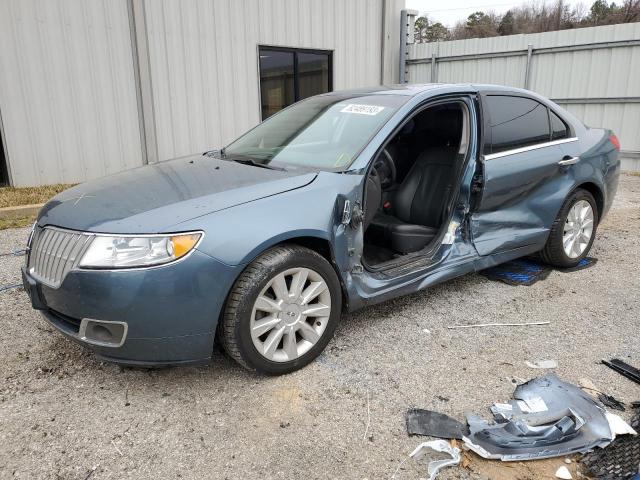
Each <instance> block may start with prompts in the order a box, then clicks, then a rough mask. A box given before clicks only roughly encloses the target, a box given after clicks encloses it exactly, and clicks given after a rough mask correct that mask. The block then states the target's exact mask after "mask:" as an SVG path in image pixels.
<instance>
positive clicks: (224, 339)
mask: <svg viewBox="0 0 640 480" xmlns="http://www.w3.org/2000/svg"><path fill="white" fill-rule="evenodd" d="M305 272H306V274H307V275H306V276H304V274H305ZM283 278H284V282H283V281H282V279H283ZM300 282H302V283H303V285H301V286H300V287H297V285H298V283H300ZM312 282H313V283H312ZM322 282H324V285H323V284H322ZM283 284H284V287H285V288H284V289H283V288H281V287H282V285H283ZM312 286H313V287H314V288H313V289H312V288H310V287H312ZM324 287H326V288H324ZM320 289H322V290H321V291H320V293H318V294H316V295H315V296H313V297H312V298H311V299H310V300H308V301H306V302H305V298H306V297H310V296H311V295H313V294H314V293H315V292H316V290H320ZM277 291H279V292H280V293H281V295H280V296H278V294H277ZM292 292H300V293H299V295H298V296H296V293H292ZM291 295H293V296H291ZM258 297H260V302H258V303H257V301H258ZM282 299H285V301H283V300H282ZM289 302H291V303H289ZM323 302H324V303H323ZM327 304H330V305H327ZM276 305H279V307H278V308H279V310H278V308H276V307H275V306H276ZM326 306H330V310H329V312H327V311H326V308H323V307H326ZM261 308H266V309H265V310H264V311H263V310H261ZM341 309H342V289H341V287H340V282H339V280H338V276H337V275H336V272H335V270H334V268H333V267H332V265H331V264H330V263H329V262H328V261H327V260H326V259H325V258H324V257H322V256H321V255H319V254H318V253H316V252H314V251H313V250H310V249H308V248H305V247H301V246H297V245H281V246H277V247H274V248H272V249H270V250H267V251H265V252H264V253H262V254H261V255H260V256H259V257H258V258H257V259H256V260H254V261H253V262H252V263H251V264H249V266H248V267H247V268H246V269H245V270H244V272H242V274H241V275H240V277H239V278H238V279H237V280H236V282H235V284H234V285H233V287H232V289H231V291H230V293H229V296H228V299H227V302H226V306H225V310H224V314H223V317H222V319H221V322H220V324H219V325H218V335H217V336H218V338H219V340H220V343H221V344H222V347H223V348H224V350H225V351H226V352H227V354H228V355H229V356H230V357H231V358H233V359H234V360H236V361H237V362H238V363H239V364H240V365H242V366H243V367H245V368H247V369H249V370H256V371H258V372H261V373H264V374H267V375H282V374H285V373H290V372H293V371H295V370H298V369H300V368H302V367H304V366H305V365H307V364H308V363H309V362H311V361H312V360H314V359H315V358H316V357H317V356H318V355H320V353H321V352H322V351H323V350H324V348H325V347H326V346H327V344H328V343H329V340H331V337H332V336H333V333H334V332H335V329H336V326H337V324H338V321H339V319H340V314H341ZM312 310H316V311H317V312H318V313H319V314H318V315H317V316H316V315H314V314H313V313H312V314H310V315H308V316H306V315H304V313H305V312H311V311H312ZM260 322H262V323H260ZM303 323H306V324H307V325H306V326H305V325H303ZM265 324H266V325H267V327H269V329H268V330H265V331H264V333H262V334H261V335H260V336H259V337H258V336H257V335H258V333H261V332H262V329H263V327H264V325H265ZM271 324H274V326H270V325H271ZM281 330H282V331H283V332H284V333H282V334H280V331H281ZM312 330H313V331H312ZM278 334H280V337H278ZM272 335H273V337H272ZM276 341H277V342H278V343H277V344H276ZM285 342H286V347H287V348H285ZM274 344H275V345H276V346H275V347H274V346H273V345H274ZM294 344H295V346H294ZM269 346H270V347H271V348H269Z"/></svg>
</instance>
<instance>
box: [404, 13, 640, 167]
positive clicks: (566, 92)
mask: <svg viewBox="0 0 640 480" xmlns="http://www.w3.org/2000/svg"><path fill="white" fill-rule="evenodd" d="M619 41H623V42H627V43H625V44H623V45H622V46H620V45H618V46H616V47H612V48H599V49H593V48H589V47H588V45H587V44H596V43H603V42H619ZM529 44H531V45H532V46H533V49H534V55H533V57H532V62H531V66H530V68H531V75H530V83H529V88H530V89H531V90H534V91H536V92H538V93H540V94H542V95H544V96H546V97H548V98H551V99H553V100H557V102H558V103H559V104H560V105H562V106H563V107H564V108H566V109H567V110H569V111H571V112H572V113H574V114H575V115H576V116H577V117H578V118H580V119H582V121H584V122H585V123H586V124H587V125H589V126H592V127H604V128H610V129H612V130H613V131H614V132H615V133H616V134H617V135H618V137H619V138H620V142H621V146H622V150H623V152H624V153H623V157H624V156H625V155H626V158H625V163H624V164H623V167H626V168H627V169H634V170H638V169H640V135H639V134H638V132H640V23H631V24H620V25H609V26H602V27H592V28H579V29H575V30H562V31H557V32H546V33H536V34H529V35H511V36H506V37H494V38H484V39H469V40H456V41H450V42H438V43H423V44H416V45H413V46H411V47H410V51H409V57H410V59H412V60H414V61H415V60H416V59H428V58H431V55H432V54H435V55H436V57H437V58H438V60H437V63H436V78H437V81H438V82H451V83H495V84H501V85H509V86H514V87H521V88H522V87H524V79H525V75H524V72H525V66H526V61H527V57H526V50H527V46H528V45H529ZM573 45H587V47H586V48H584V49H581V50H572V51H563V52H544V50H542V51H540V49H544V48H550V47H564V46H573ZM536 50H538V52H537V51H536ZM514 51H517V52H521V54H520V55H517V56H507V57H501V56H499V52H514ZM461 55H465V56H469V57H465V58H464V59H456V58H455V57H456V56H461ZM474 55H483V57H480V58H473V56H474ZM409 79H410V81H411V82H415V83H423V82H429V81H430V79H431V65H430V63H413V64H410V66H409ZM603 99H604V100H603Z"/></svg>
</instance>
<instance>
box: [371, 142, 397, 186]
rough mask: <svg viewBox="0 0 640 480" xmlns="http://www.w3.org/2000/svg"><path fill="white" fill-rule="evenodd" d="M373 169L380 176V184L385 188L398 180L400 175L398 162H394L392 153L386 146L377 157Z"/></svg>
mask: <svg viewBox="0 0 640 480" xmlns="http://www.w3.org/2000/svg"><path fill="white" fill-rule="evenodd" d="M373 169H374V170H375V173H376V174H377V175H378V177H379V178H380V185H381V186H382V189H383V190H384V189H387V188H389V187H390V186H392V185H393V184H394V183H395V182H396V177H397V175H398V172H397V170H396V164H395V163H394V162H393V158H391V154H390V153H389V152H388V151H387V149H386V148H385V149H383V150H382V153H381V154H380V155H379V156H378V158H377V159H376V161H375V163H374V164H373Z"/></svg>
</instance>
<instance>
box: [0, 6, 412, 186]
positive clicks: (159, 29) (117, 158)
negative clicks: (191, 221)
mask: <svg viewBox="0 0 640 480" xmlns="http://www.w3.org/2000/svg"><path fill="white" fill-rule="evenodd" d="M403 7H404V0H0V120H1V121H2V125H3V129H4V135H3V139H4V141H5V143H6V149H7V153H8V158H7V163H8V169H9V174H10V180H11V183H12V185H15V186H26V185H39V184H45V183H54V182H81V181H84V180H88V179H91V178H96V177H100V176H103V175H107V174H110V173H114V172H117V171H120V170H124V169H128V168H132V167H136V166H139V165H142V164H144V163H146V162H147V160H148V161H152V162H153V161H156V160H166V159H170V158H174V157H176V156H180V155H186V154H191V153H196V152H202V151H205V150H207V149H213V148H218V147H220V146H222V145H224V144H225V143H226V142H229V141H230V140H232V139H233V138H234V137H236V136H237V135H239V134H240V133H242V132H243V131H245V130H247V129H248V128H250V127H252V126H254V125H256V124H257V123H258V122H259V120H260V101H259V88H260V87H259V73H258V50H257V49H258V45H277V46H287V47H299V48H315V49H323V50H332V51H333V88H334V90H337V89H344V88H353V87H362V86H370V85H379V84H380V83H382V81H383V79H384V82H385V83H394V82H397V78H398V56H399V36H400V33H399V27H400V10H401V9H402V8H403ZM383 12H384V13H385V14H386V16H385V17H384V18H383ZM134 27H135V28H134ZM383 47H384V48H383ZM383 58H384V61H382V59H383Z"/></svg>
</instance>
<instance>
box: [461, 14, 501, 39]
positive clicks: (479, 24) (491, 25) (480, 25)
mask: <svg viewBox="0 0 640 480" xmlns="http://www.w3.org/2000/svg"><path fill="white" fill-rule="evenodd" d="M497 23H498V22H497V18H496V17H495V15H487V14H486V13H484V12H475V13H472V14H471V15H469V16H468V17H467V22H466V23H465V30H466V31H467V34H468V35H469V36H470V37H479V38H483V37H495V36H496V35H498V27H497Z"/></svg>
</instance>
